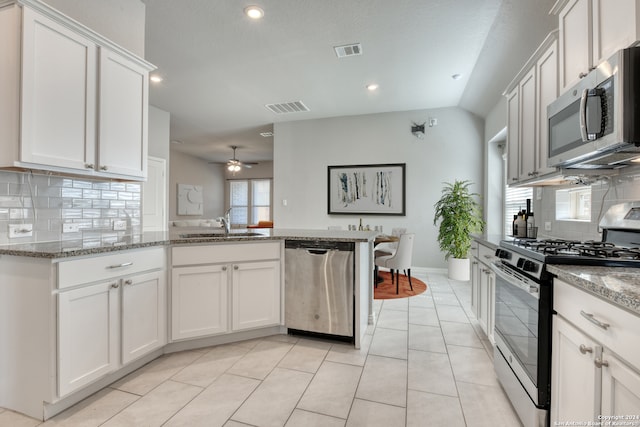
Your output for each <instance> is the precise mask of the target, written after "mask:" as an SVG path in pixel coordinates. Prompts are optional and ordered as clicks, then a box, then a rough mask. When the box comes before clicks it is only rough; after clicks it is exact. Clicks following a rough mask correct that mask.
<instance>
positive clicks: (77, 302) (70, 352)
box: [58, 252, 166, 397]
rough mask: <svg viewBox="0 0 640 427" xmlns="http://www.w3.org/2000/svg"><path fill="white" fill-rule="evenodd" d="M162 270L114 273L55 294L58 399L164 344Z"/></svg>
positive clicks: (163, 282)
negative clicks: (56, 309) (56, 298)
mask: <svg viewBox="0 0 640 427" xmlns="http://www.w3.org/2000/svg"><path fill="white" fill-rule="evenodd" d="M161 253H164V252H161ZM132 259H135V258H132ZM70 262H74V261H70ZM164 274H165V272H164V270H158V271H151V272H147V273H143V274H135V275H128V276H123V277H116V278H113V279H110V280H107V281H104V282H99V283H95V284H90V285H86V286H80V287H76V288H72V289H68V290H63V291H61V292H60V293H59V294H58V395H59V396H60V397H63V396H65V395H67V394H69V393H71V392H73V391H75V390H78V389H79V388H81V387H83V386H85V385H87V384H90V383H91V382H93V381H95V380H97V379H99V378H101V377H102V376H104V375H105V374H108V373H110V372H112V371H115V370H117V369H119V368H120V367H121V366H123V365H126V364H127V363H129V362H131V361H133V360H135V359H137V358H139V357H141V356H144V355H145V354H148V353H149V352H151V351H153V350H155V349H158V348H160V347H162V346H163V345H164V344H165V342H166V338H165V336H166V327H165V317H166V316H165V314H164V313H165V311H166V308H165V305H166V304H165V288H166V286H165V280H164Z"/></svg>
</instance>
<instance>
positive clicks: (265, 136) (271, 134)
mask: <svg viewBox="0 0 640 427" xmlns="http://www.w3.org/2000/svg"><path fill="white" fill-rule="evenodd" d="M260 136H261V137H263V138H270V137H272V136H273V132H260Z"/></svg>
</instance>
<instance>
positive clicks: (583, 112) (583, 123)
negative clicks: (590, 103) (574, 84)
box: [579, 89, 589, 142]
mask: <svg viewBox="0 0 640 427" xmlns="http://www.w3.org/2000/svg"><path fill="white" fill-rule="evenodd" d="M588 97H589V89H584V90H583V91H582V96H581V97H580V111H579V116H580V136H582V141H583V142H587V141H589V138H588V136H587V98H588Z"/></svg>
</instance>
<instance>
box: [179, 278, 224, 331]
mask: <svg viewBox="0 0 640 427" xmlns="http://www.w3.org/2000/svg"><path fill="white" fill-rule="evenodd" d="M227 282H228V274H227V266H226V265H207V266H199V267H180V268H173V270H172V273H171V338H172V339H174V340H178V339H186V338H194V337H202V336H207V335H214V334H220V333H224V332H227V330H228V329H229V327H228V322H227V317H228V316H227V305H228V303H227V300H228V297H227V288H228V285H227Z"/></svg>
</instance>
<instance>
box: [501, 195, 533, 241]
mask: <svg viewBox="0 0 640 427" xmlns="http://www.w3.org/2000/svg"><path fill="white" fill-rule="evenodd" d="M532 195H533V189H532V188H530V187H528V188H516V187H506V188H505V191H504V215H505V218H504V235H505V236H511V235H512V234H513V228H512V226H513V216H514V215H517V214H518V212H520V211H521V210H526V209H527V199H531V198H532Z"/></svg>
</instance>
